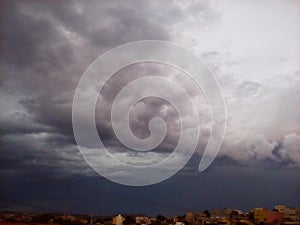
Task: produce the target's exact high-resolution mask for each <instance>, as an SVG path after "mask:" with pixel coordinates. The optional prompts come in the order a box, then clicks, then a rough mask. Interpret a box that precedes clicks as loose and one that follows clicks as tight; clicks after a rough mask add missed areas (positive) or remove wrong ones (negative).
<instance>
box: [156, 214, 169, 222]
mask: <svg viewBox="0 0 300 225" xmlns="http://www.w3.org/2000/svg"><path fill="white" fill-rule="evenodd" d="M166 219H167V218H166V217H164V216H163V215H161V214H159V215H157V216H156V220H157V221H159V222H164V221H165V220H166Z"/></svg>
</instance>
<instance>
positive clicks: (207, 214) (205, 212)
mask: <svg viewBox="0 0 300 225" xmlns="http://www.w3.org/2000/svg"><path fill="white" fill-rule="evenodd" d="M203 213H204V214H205V215H206V217H207V218H210V212H209V211H208V210H207V209H206V210H204V212H203Z"/></svg>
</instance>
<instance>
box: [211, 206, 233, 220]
mask: <svg viewBox="0 0 300 225" xmlns="http://www.w3.org/2000/svg"><path fill="white" fill-rule="evenodd" d="M232 211H233V210H232V209H230V208H225V209H217V210H214V211H212V214H211V218H212V219H230V214H231V213H232Z"/></svg>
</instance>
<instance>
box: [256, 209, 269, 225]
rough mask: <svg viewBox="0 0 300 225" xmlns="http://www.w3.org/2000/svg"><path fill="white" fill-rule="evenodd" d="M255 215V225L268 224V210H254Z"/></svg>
mask: <svg viewBox="0 0 300 225" xmlns="http://www.w3.org/2000/svg"><path fill="white" fill-rule="evenodd" d="M253 213H254V214H253V215H254V222H255V223H260V222H263V223H266V222H267V214H268V209H266V208H254V209H253Z"/></svg>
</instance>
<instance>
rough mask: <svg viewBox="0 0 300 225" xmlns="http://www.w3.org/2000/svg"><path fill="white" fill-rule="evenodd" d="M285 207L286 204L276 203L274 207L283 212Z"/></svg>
mask: <svg viewBox="0 0 300 225" xmlns="http://www.w3.org/2000/svg"><path fill="white" fill-rule="evenodd" d="M284 208H285V205H276V206H275V207H274V209H275V210H277V211H278V212H281V213H282V212H283V209H284Z"/></svg>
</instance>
